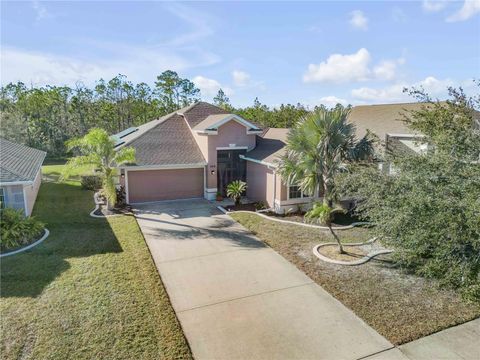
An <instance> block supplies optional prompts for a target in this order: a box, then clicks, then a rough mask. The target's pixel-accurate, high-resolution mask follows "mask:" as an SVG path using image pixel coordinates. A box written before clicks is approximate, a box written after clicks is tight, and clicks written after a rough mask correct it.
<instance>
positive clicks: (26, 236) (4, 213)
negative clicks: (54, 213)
mask: <svg viewBox="0 0 480 360" xmlns="http://www.w3.org/2000/svg"><path fill="white" fill-rule="evenodd" d="M0 218H1V221H0V249H1V250H2V251H3V250H8V249H12V248H15V247H19V246H25V245H28V244H30V243H32V242H34V241H35V240H37V239H38V238H40V236H41V235H42V232H43V228H44V224H43V223H42V222H40V221H38V220H37V219H35V218H34V217H25V216H24V215H23V211H22V210H16V209H11V208H5V209H2V210H1V211H0Z"/></svg>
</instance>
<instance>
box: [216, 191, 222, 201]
mask: <svg viewBox="0 0 480 360" xmlns="http://www.w3.org/2000/svg"><path fill="white" fill-rule="evenodd" d="M222 200H223V196H222V193H221V192H220V191H217V201H222Z"/></svg>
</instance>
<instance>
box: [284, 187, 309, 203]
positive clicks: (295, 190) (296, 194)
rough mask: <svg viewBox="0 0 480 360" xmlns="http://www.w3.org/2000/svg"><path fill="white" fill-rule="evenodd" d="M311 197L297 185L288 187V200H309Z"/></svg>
mask: <svg viewBox="0 0 480 360" xmlns="http://www.w3.org/2000/svg"><path fill="white" fill-rule="evenodd" d="M307 197H310V195H307V194H305V193H303V192H302V190H300V186H297V185H290V186H289V187H288V199H289V200H290V199H302V198H307Z"/></svg>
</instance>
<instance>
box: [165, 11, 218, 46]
mask: <svg viewBox="0 0 480 360" xmlns="http://www.w3.org/2000/svg"><path fill="white" fill-rule="evenodd" d="M164 7H165V9H166V10H167V11H169V12H170V13H171V14H173V15H175V16H176V17H177V18H179V19H180V20H182V21H183V22H184V23H185V26H184V27H185V28H187V29H190V31H188V32H186V33H183V34H180V35H177V36H175V37H174V38H173V39H172V40H170V42H168V45H175V46H181V45H187V44H191V43H193V42H195V41H197V40H199V39H203V38H206V37H208V36H210V35H212V34H213V33H214V30H213V28H212V26H211V23H213V22H214V19H212V18H211V17H210V16H209V15H208V14H206V13H203V12H201V11H199V10H198V9H197V8H192V7H190V6H187V5H185V4H180V3H166V4H164Z"/></svg>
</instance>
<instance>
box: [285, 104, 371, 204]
mask: <svg viewBox="0 0 480 360" xmlns="http://www.w3.org/2000/svg"><path fill="white" fill-rule="evenodd" d="M349 111H350V110H349V109H348V108H347V109H345V108H343V107H336V108H334V109H331V110H329V109H325V108H320V109H318V110H316V111H314V112H311V113H309V114H308V115H306V116H305V117H303V118H302V119H301V120H300V121H298V123H297V124H296V125H295V126H294V127H293V128H292V129H291V131H290V132H289V134H288V137H287V145H286V153H285V155H284V156H282V157H281V159H280V164H279V172H280V174H281V175H282V177H283V178H284V179H285V180H286V181H288V183H289V184H295V185H297V186H299V187H300V189H301V190H302V191H303V192H305V193H308V194H313V195H315V196H320V195H321V196H323V203H324V204H326V205H328V206H329V207H330V208H331V207H332V205H333V202H334V201H335V200H336V198H337V194H336V191H335V176H336V175H337V174H338V172H339V171H341V169H342V168H343V167H344V166H345V164H346V163H349V162H353V161H361V160H368V159H371V158H372V157H373V151H374V147H373V145H374V140H375V139H374V138H373V137H372V136H371V135H370V133H368V134H367V135H365V137H363V138H362V139H356V138H355V127H354V125H353V124H351V123H348V122H347V117H348V114H349Z"/></svg>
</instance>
